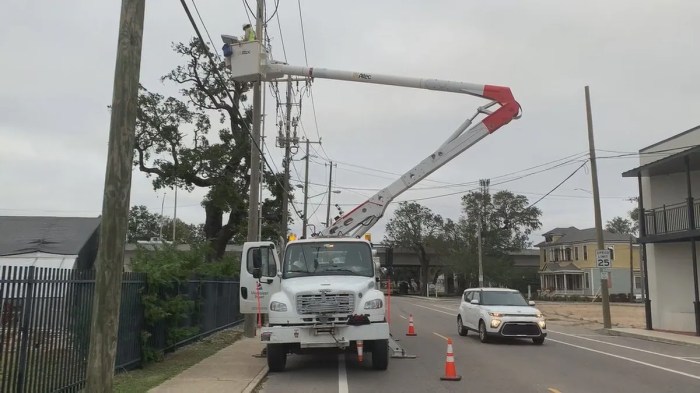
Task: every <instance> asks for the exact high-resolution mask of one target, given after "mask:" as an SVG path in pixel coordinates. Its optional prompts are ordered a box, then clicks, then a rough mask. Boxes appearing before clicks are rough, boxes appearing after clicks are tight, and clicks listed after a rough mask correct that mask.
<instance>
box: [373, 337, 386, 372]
mask: <svg viewBox="0 0 700 393" xmlns="http://www.w3.org/2000/svg"><path fill="white" fill-rule="evenodd" d="M388 366H389V340H374V343H373V344H372V368H373V369H375V370H386V368H387V367H388Z"/></svg>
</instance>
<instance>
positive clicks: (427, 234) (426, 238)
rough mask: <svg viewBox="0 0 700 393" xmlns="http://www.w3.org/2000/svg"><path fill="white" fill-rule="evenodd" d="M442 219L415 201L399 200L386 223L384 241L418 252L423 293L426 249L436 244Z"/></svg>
mask: <svg viewBox="0 0 700 393" xmlns="http://www.w3.org/2000/svg"><path fill="white" fill-rule="evenodd" d="M443 224H444V222H443V219H442V217H441V216H440V215H439V214H434V213H433V212H432V211H431V210H430V209H429V208H427V207H425V206H422V205H420V204H418V203H415V202H410V203H409V202H401V203H400V204H399V207H398V209H396V211H395V212H394V217H393V218H391V219H390V220H389V222H388V223H387V224H386V235H385V236H384V243H386V244H390V245H392V246H394V247H396V246H399V247H406V248H409V249H411V250H413V251H415V252H416V253H417V254H418V259H419V261H420V264H421V278H420V288H421V292H422V293H424V294H425V289H426V288H425V284H426V283H428V282H429V281H428V277H429V272H428V268H429V265H430V256H429V255H428V249H429V248H430V246H431V245H436V244H438V238H439V236H440V233H441V232H442V227H443Z"/></svg>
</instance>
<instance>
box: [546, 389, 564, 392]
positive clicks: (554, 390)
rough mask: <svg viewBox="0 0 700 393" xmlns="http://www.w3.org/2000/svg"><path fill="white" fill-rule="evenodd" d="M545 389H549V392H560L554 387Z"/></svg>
mask: <svg viewBox="0 0 700 393" xmlns="http://www.w3.org/2000/svg"><path fill="white" fill-rule="evenodd" d="M547 390H549V391H550V393H561V392H560V391H559V390H557V389H554V388H547Z"/></svg>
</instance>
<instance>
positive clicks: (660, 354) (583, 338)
mask: <svg viewBox="0 0 700 393" xmlns="http://www.w3.org/2000/svg"><path fill="white" fill-rule="evenodd" d="M548 331H549V332H552V333H556V334H561V335H563V336H570V337H576V338H578V339H581V340H588V341H593V342H597V343H601V344H606V345H612V346H614V347H619V348H625V349H629V350H632V351H639V352H644V353H648V354H651V355H656V356H663V357H665V358H670V359H675V360H683V361H686V362H689V363H695V364H700V362H698V361H696V360H691V359H692V358H691V359H688V358H687V357H686V358H684V357H681V356H673V355H666V354H665V353H659V352H654V351H649V350H646V349H640V348H634V347H629V346H627V345H621V344H615V343H611V342H607V341H603V340H595V339H592V338H588V337H583V336H579V335H576V334H570V333H562V332H557V331H556V330H551V329H549V330H548Z"/></svg>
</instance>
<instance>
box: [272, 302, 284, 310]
mask: <svg viewBox="0 0 700 393" xmlns="http://www.w3.org/2000/svg"><path fill="white" fill-rule="evenodd" d="M270 311H287V305H286V304H284V303H282V302H272V303H270Z"/></svg>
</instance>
